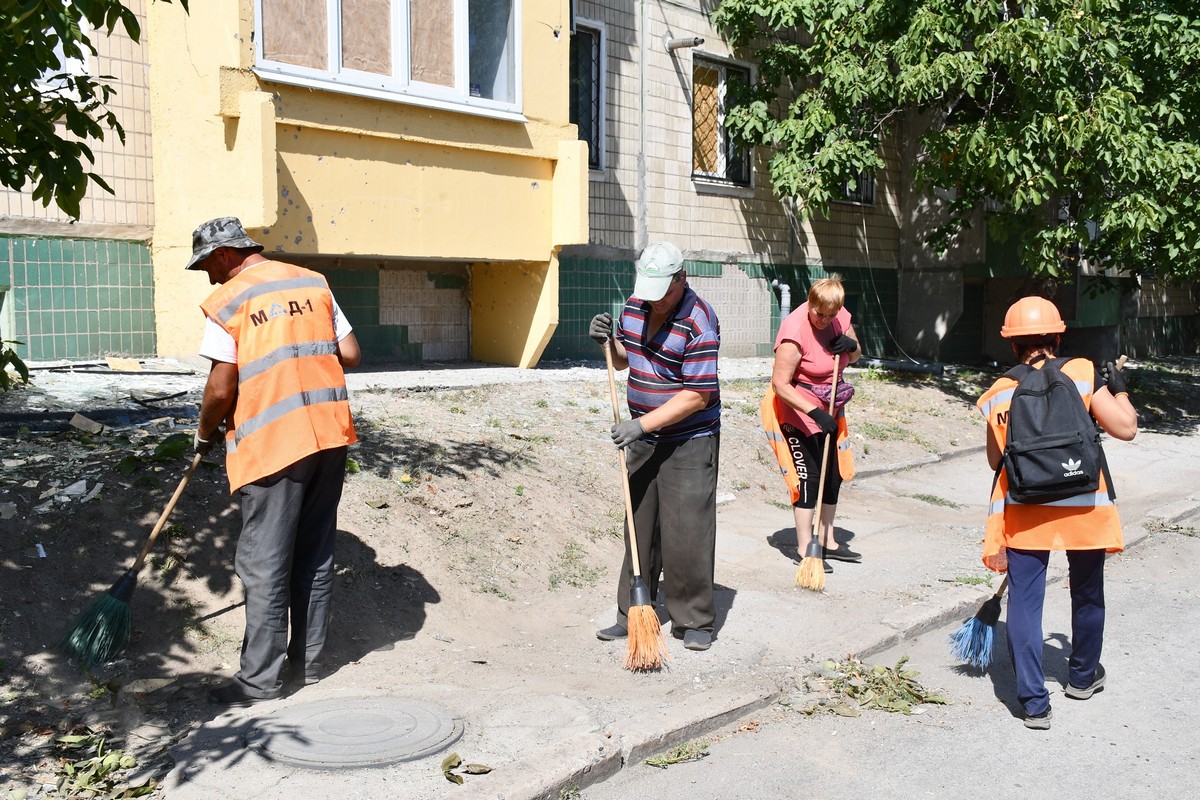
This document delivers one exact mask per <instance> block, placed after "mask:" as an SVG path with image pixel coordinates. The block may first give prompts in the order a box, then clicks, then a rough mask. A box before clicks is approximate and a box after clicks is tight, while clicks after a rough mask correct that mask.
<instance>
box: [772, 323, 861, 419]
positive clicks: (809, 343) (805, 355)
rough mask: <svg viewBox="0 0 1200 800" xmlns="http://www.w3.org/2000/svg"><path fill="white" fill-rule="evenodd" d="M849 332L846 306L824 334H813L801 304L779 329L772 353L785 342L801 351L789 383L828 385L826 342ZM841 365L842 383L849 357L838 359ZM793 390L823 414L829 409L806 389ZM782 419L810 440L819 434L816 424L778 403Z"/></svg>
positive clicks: (830, 373) (830, 362) (830, 357)
mask: <svg viewBox="0 0 1200 800" xmlns="http://www.w3.org/2000/svg"><path fill="white" fill-rule="evenodd" d="M849 329H850V312H849V311H847V310H846V308H845V306H843V307H842V308H841V309H839V310H838V312H837V316H835V317H834V318H833V322H832V323H831V324H830V325H829V327H828V328H826V329H825V330H823V331H818V330H815V329H814V328H813V326H812V322H811V321H810V320H809V318H808V303H804V304H802V305H801V306H800V307H799V308H797V309H796V310H795V311H793V312H792V313H790V314H788V315H787V318H786V319H785V320H784V321H783V323H782V324H781V325H780V326H779V335H777V336H776V337H775V349H776V350H778V349H779V345H781V344H783V343H784V342H792V343H793V344H795V345H796V346H797V347H799V348H800V363H798V364H797V365H796V373H795V374H794V375H793V376H792V383H793V384H795V383H796V382H797V381H799V382H801V383H807V384H810V385H816V384H819V383H826V384H827V383H829V382H830V381H831V380H833V358H834V357H833V354H832V353H830V352H829V342H830V340H832V339H833V337H835V336H837V335H838V334H839V333H845V332H846V331H847V330H849ZM840 358H841V364H839V365H838V376H839V380H840V379H841V377H840V376H841V374H842V373H843V372H844V371H845V369H846V367H847V366H848V365H849V364H850V354H849V353H843V354H842V355H841V356H840ZM796 390H797V391H799V392H801V393H802V394H803V395H804V396H805V398H806V399H807V400H808V401H809V402H810V403H815V404H816V405H818V406H821V407H822V408H824V409H825V410H826V411H828V410H829V408H828V406H826V405H824V404H822V403H821V401H820V400H818V399H817V398H816V397H814V396H813V393H812V392H810V391H808V390H807V389H805V388H804V387H803V386H797V387H796ZM779 406H780V408H781V414H782V417H781V418H780V420H779V421H780V422H781V423H787V424H789V425H792V426H794V427H796V428H799V429H800V430H801V431H802V432H803V433H804V434H805V435H808V436H811V435H813V434H815V433H820V432H821V428H820V426H818V425H817V423H815V422H813V421H812V418H811V417H809V416H808V415H807V414H801V413H800V412H799V411H796V410H795V409H794V408H792V407H791V406H789V405H787V404H785V403H782V402H781V403H780V404H779Z"/></svg>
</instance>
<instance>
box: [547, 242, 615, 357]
mask: <svg viewBox="0 0 1200 800" xmlns="http://www.w3.org/2000/svg"><path fill="white" fill-rule="evenodd" d="M633 278H634V275H633V262H632V261H608V260H605V259H600V258H574V257H572V258H561V257H560V258H559V260H558V327H557V328H556V329H555V330H554V335H553V336H551V337H550V343H549V344H547V345H546V350H545V351H544V352H543V353H542V358H543V359H545V360H548V361H562V360H568V359H582V360H587V361H595V360H596V359H597V358H601V357H602V356H601V354H600V349H599V348H598V347H596V343H595V342H593V341H592V340H591V338H590V337H589V336H588V335H587V332H588V325H589V324H590V323H591V321H592V317H594V316H596V315H597V314H599V313H600V312H602V311H608V312H609V313H611V314H612V315H613V316H616V315H617V314H619V313H620V312H621V307H622V306H624V305H625V300H626V298H628V297H629V293H630V292H632V291H633Z"/></svg>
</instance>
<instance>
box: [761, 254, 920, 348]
mask: <svg viewBox="0 0 1200 800" xmlns="http://www.w3.org/2000/svg"><path fill="white" fill-rule="evenodd" d="M743 269H744V270H745V271H746V272H747V274H749V275H750V276H751V277H759V276H761V277H763V278H764V279H765V280H766V281H767V282H768V283H770V282H771V281H773V280H778V281H779V282H780V283H786V284H787V285H788V286H789V287H790V288H791V292H792V298H791V299H792V309H795V308H796V307H797V306H799V305H800V304H802V303H804V302H805V301H807V300H808V290H809V287H811V286H812V284H813V281H815V280H818V279H820V278H825V277H828V276H829V275H830V274H831V273H837V274H839V275H841V276H842V285H843V286H844V287H845V289H846V308H847V309H849V311H850V313H851V314H852V315H853V316H854V331H855V333H857V334H858V337H859V339H860V340H861V341H862V347H863V353H864V354H866V355H868V356H874V357H876V358H887V357H891V356H895V355H897V354H898V352H899V350H898V346H897V344H896V342H895V337H894V336H893V335H892V331H894V330H895V329H896V314H897V310H898V306H899V297H900V288H899V281H898V279H897V274H896V270H894V269H871V268H869V267H822V266H818V265H812V266H804V265H774V264H768V265H761V266H760V265H750V266H744V267H743ZM779 323H780V319H779V294H778V292H775V293H774V296H773V297H772V299H771V330H772V331H778V330H779ZM772 344H774V343H773V342H772ZM768 355H769V353H768Z"/></svg>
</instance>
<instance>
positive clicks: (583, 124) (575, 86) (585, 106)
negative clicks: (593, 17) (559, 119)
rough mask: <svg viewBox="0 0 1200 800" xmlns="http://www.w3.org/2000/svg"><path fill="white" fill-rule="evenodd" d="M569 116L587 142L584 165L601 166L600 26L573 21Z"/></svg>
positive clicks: (602, 139) (602, 52)
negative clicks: (586, 160) (585, 162)
mask: <svg viewBox="0 0 1200 800" xmlns="http://www.w3.org/2000/svg"><path fill="white" fill-rule="evenodd" d="M570 83H571V100H570V119H571V122H573V123H575V125H576V126H578V127H579V138H580V139H582V140H583V141H585V142H587V145H588V167H589V168H590V169H596V170H598V169H603V168H604V29H603V28H601V27H599V26H598V25H596V24H595V23H592V22H590V21H589V22H587V24H584V22H583V21H582V20H577V21H576V23H575V32H574V33H573V34H571V76H570Z"/></svg>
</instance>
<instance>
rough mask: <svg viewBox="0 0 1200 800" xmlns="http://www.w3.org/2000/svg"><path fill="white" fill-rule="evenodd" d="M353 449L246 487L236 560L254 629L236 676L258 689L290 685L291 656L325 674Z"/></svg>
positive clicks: (273, 691) (249, 626) (275, 690)
mask: <svg viewBox="0 0 1200 800" xmlns="http://www.w3.org/2000/svg"><path fill="white" fill-rule="evenodd" d="M346 450H347V448H345V447H338V448H334V449H332V450H322V451H320V452H317V453H314V454H312V455H310V456H306V457H305V458H302V459H300V460H299V461H297V462H296V463H295V464H292V465H291V466H290V467H288V468H287V469H284V470H282V471H280V472H278V473H276V474H274V475H271V476H269V477H267V478H263V479H262V480H259V481H255V482H254V483H251V484H247V485H246V486H243V487H242V488H241V489H239V490H238V494H239V495H240V497H241V504H242V535H241V537H240V538H239V539H238V547H237V558H236V560H235V567H236V569H237V575H238V577H239V578H241V580H242V584H243V585H244V586H245V589H246V635H245V637H244V638H243V639H242V659H241V668H240V669H239V670H238V673H237V675H236V676H235V678H234V679H235V681H236V682H237V683H238V684H239V685H240V687H241V689H242V690H243V691H244V692H245V693H246V694H247V695H248V696H250V697H278V696H279V695H280V694H281V693H282V691H283V677H284V676H283V664H284V658H285V657H286V658H287V659H288V662H289V668H290V669H292V670H296V671H298V670H300V669H301V668H302V669H303V670H304V675H305V676H308V677H319V676H320V670H321V663H320V658H321V651H322V649H323V648H324V647H325V633H326V629H327V627H328V624H329V608H330V599H331V597H332V594H333V543H334V538H335V537H336V535H337V507H338V502H339V501H340V500H341V497H342V482H343V480H344V479H345V475H346ZM289 616H290V619H291V641H290V642H289V641H288V620H289Z"/></svg>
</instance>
